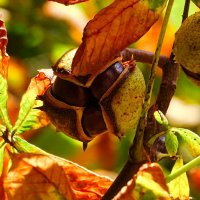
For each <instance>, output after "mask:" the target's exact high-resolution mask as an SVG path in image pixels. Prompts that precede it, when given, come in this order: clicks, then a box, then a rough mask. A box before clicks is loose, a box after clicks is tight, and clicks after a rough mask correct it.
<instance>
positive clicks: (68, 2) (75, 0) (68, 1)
mask: <svg viewBox="0 0 200 200" xmlns="http://www.w3.org/2000/svg"><path fill="white" fill-rule="evenodd" d="M49 1H55V2H58V3H62V4H64V5H66V6H67V5H72V4H77V3H81V2H84V1H88V0H49Z"/></svg>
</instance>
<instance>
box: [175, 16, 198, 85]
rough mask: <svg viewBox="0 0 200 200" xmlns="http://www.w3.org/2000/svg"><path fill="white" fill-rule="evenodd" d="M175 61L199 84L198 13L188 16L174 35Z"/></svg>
mask: <svg viewBox="0 0 200 200" xmlns="http://www.w3.org/2000/svg"><path fill="white" fill-rule="evenodd" d="M173 52H174V54H175V60H176V62H178V63H179V64H180V65H181V66H182V68H183V70H184V72H185V73H186V74H187V75H188V76H189V77H190V78H192V79H193V80H194V81H195V82H197V83H198V84H200V12H196V13H195V14H193V15H191V16H189V17H188V18H187V19H186V20H185V21H184V23H183V24H182V25H181V27H180V28H179V30H178V31H177V33H176V34H175V42H174V50H173Z"/></svg>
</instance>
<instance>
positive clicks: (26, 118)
mask: <svg viewBox="0 0 200 200" xmlns="http://www.w3.org/2000/svg"><path fill="white" fill-rule="evenodd" d="M50 85H51V79H49V78H48V77H47V76H46V74H45V73H44V72H42V71H40V72H39V74H38V75H37V76H36V77H34V78H32V80H31V83H30V85H29V87H28V89H27V91H26V93H25V94H24V95H23V97H22V100H21V103H20V111H19V117H18V119H17V121H16V123H15V126H14V127H13V129H12V132H13V133H16V134H20V133H23V132H25V131H28V130H31V129H38V128H41V127H43V126H46V125H47V124H48V123H49V120H48V117H47V116H46V114H45V113H44V112H43V111H40V110H39V109H36V108H37V107H41V106H42V102H41V101H39V100H36V97H37V96H38V95H42V94H43V93H44V92H45V91H46V89H47V88H48V87H49V86H50Z"/></svg>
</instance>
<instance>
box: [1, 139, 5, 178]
mask: <svg viewBox="0 0 200 200" xmlns="http://www.w3.org/2000/svg"><path fill="white" fill-rule="evenodd" d="M5 146H6V143H5V142H4V141H1V142H0V176H1V173H2V170H3V159H4V150H5Z"/></svg>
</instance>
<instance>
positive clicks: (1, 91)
mask: <svg viewBox="0 0 200 200" xmlns="http://www.w3.org/2000/svg"><path fill="white" fill-rule="evenodd" d="M7 88H8V85H7V80H6V79H5V78H3V76H2V75H1V74H0V119H1V121H2V122H3V124H4V125H5V126H6V127H7V128H8V129H9V130H11V127H12V126H11V123H10V120H9V117H8V111H7V100H8V93H7Z"/></svg>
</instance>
